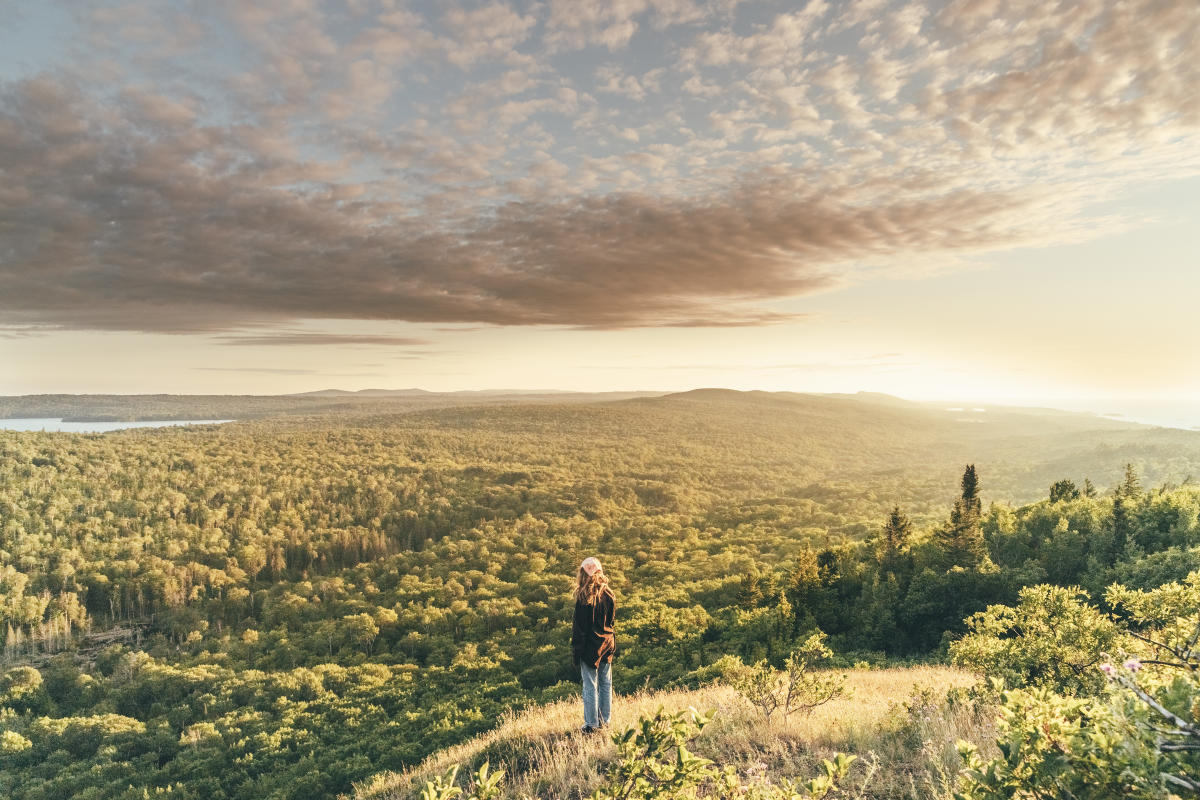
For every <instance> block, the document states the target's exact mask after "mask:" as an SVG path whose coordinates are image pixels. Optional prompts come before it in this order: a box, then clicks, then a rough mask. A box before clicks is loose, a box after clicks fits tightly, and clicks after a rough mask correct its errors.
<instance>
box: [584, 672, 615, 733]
mask: <svg viewBox="0 0 1200 800" xmlns="http://www.w3.org/2000/svg"><path fill="white" fill-rule="evenodd" d="M579 672H580V674H581V675H582V676H583V724H584V725H586V726H587V727H589V728H599V727H600V726H601V725H607V724H608V719H609V716H610V715H611V714H612V664H611V663H610V662H608V661H601V662H600V666H599V667H593V666H592V665H591V664H580V665H579Z"/></svg>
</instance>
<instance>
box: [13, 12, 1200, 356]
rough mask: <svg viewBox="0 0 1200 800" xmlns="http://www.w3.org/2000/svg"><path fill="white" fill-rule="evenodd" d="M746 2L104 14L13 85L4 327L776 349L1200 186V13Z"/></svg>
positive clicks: (266, 341) (254, 337)
mask: <svg viewBox="0 0 1200 800" xmlns="http://www.w3.org/2000/svg"><path fill="white" fill-rule="evenodd" d="M736 6H737V4H736V3H724V2H714V3H700V2H689V1H688V0H621V2H614V3H582V2H566V1H565V0H552V2H550V3H547V4H538V3H531V4H526V5H517V4H511V5H510V4H504V3H485V4H481V5H475V6H471V7H467V6H466V5H465V4H464V5H463V6H462V7H460V6H458V5H454V6H447V5H441V6H438V7H437V9H436V11H437V13H436V14H431V15H422V14H420V13H417V12H416V11H406V10H405V11H399V10H394V9H393V10H386V11H385V10H380V9H379V8H376V6H375V5H373V4H371V3H364V4H361V6H359V10H358V12H356V15H352V17H353V18H352V19H350V18H347V19H341V18H338V19H335V18H334V15H332V14H330V13H328V9H326V7H325V6H324V5H323V4H321V3H318V2H315V0H314V1H310V0H292V2H288V3H279V4H246V3H234V4H212V5H208V4H202V5H200V6H197V7H195V9H194V10H193V14H192V15H191V16H193V17H195V18H194V19H190V20H187V22H188V24H183V22H184V21H185V20H182V19H181V18H180V16H179V14H178V13H176V12H175V11H173V10H170V9H167V8H166V7H163V8H159V7H158V6H156V5H154V4H147V5H146V6H144V7H143V9H142V10H143V12H144V13H139V14H138V15H136V17H128V16H126V15H120V14H114V13H111V12H110V11H103V10H102V11H103V13H92V12H93V11H95V9H91V10H88V9H89V7H88V6H87V5H86V4H81V8H83V9H84V10H82V11H80V12H79V14H80V20H81V22H80V26H79V27H80V37H79V39H78V41H77V42H75V43H74V45H75V46H73V47H72V48H70V49H69V50H68V51H64V53H63V54H59V55H60V56H61V57H60V58H59V60H58V61H50V62H47V63H46V64H44V65H43V68H42V69H40V70H34V71H33V72H32V73H29V74H28V75H27V76H26V77H21V78H14V79H11V80H8V81H6V82H4V81H0V172H2V173H3V176H4V180H3V181H0V324H2V325H5V326H7V328H6V329H7V330H24V329H30V330H35V329H38V328H36V327H32V328H28V327H26V326H50V327H59V328H75V329H101V330H136V331H157V332H175V333H207V334H213V333H216V334H224V336H223V338H222V339H221V341H223V342H224V343H227V344H231V345H233V344H240V345H264V346H266V345H291V344H314V345H315V344H341V345H381V346H385V345H395V346H408V345H409V344H413V342H410V341H408V340H406V339H405V338H404V337H386V336H359V335H340V334H339V335H334V334H321V333H309V332H298V331H293V330H290V329H288V327H287V326H289V325H291V324H293V323H295V321H297V320H302V319H304V320H307V319H316V320H321V319H344V320H385V321H407V322H415V323H425V324H434V325H443V324H447V325H467V326H476V325H548V326H564V327H574V328H595V329H604V328H626V327H637V326H698V325H705V326H721V325H765V324H771V323H773V322H778V321H781V320H786V319H793V318H794V317H792V316H789V314H787V313H785V312H784V311H781V310H779V307H778V303H779V301H781V300H786V299H790V298H796V297H802V296H804V295H806V294H811V293H814V292H820V291H827V290H830V289H834V288H837V287H838V286H841V285H845V284H847V283H850V282H854V281H861V280H870V279H872V278H873V277H874V276H876V275H880V274H889V275H896V274H902V275H918V274H923V273H928V272H929V270H930V269H931V268H932V267H935V266H936V265H950V266H949V267H944V268H959V265H961V264H964V263H969V262H970V260H971V258H972V257H973V256H974V255H975V254H979V253H984V252H988V251H993V250H998V249H1003V248H1010V247H1015V246H1020V245H1031V244H1045V243H1061V242H1066V241H1073V240H1078V239H1082V238H1086V237H1088V236H1094V235H1097V234H1098V233H1100V232H1103V231H1106V230H1112V229H1114V227H1116V226H1119V225H1128V224H1131V223H1130V221H1129V220H1127V219H1113V218H1107V217H1100V216H1097V215H1096V213H1095V212H1094V211H1093V210H1092V204H1093V203H1094V202H1095V201H1097V200H1100V201H1103V200H1106V199H1110V198H1112V197H1116V196H1118V195H1119V194H1120V193H1121V192H1122V191H1123V190H1124V189H1125V188H1126V187H1128V186H1130V185H1132V184H1135V183H1139V182H1141V183H1144V182H1151V181H1158V180H1166V179H1170V178H1173V177H1177V176H1185V175H1194V174H1197V173H1200V155H1198V154H1200V138H1198V135H1200V95H1197V93H1196V92H1195V89H1194V87H1195V86H1196V85H1200V62H1197V60H1196V59H1195V58H1194V53H1193V52H1192V51H1193V50H1194V48H1193V47H1191V46H1190V43H1192V42H1194V41H1196V39H1197V38H1198V37H1200V7H1197V6H1196V5H1195V4H1194V3H1179V2H1166V1H1164V0H1128V2H1124V3H1121V4H1113V3H1108V2H1101V0H1083V2H1080V3H1073V4H1065V5H1061V6H1060V5H1056V4H1046V3H1040V2H1034V1H1033V0H1014V1H1013V2H1011V3H1005V4H1000V5H997V4H995V3H993V2H989V1H986V0H950V2H947V3H945V4H942V5H940V6H938V7H937V9H934V10H927V9H926V8H925V7H924V6H923V5H920V4H913V3H887V2H878V1H877V0H867V2H857V3H832V2H830V3H826V2H819V1H814V2H810V3H808V4H806V5H805V7H804V8H803V9H802V10H800V11H796V12H787V13H775V9H774V7H770V6H766V7H754V8H750V7H736ZM643 30H651V31H655V32H656V33H655V37H648V36H639V35H638V33H639V32H640V31H643ZM172 31H174V32H172ZM651 38H654V43H653V46H651V45H649V44H648V42H649V40H650V39H651ZM588 48H593V49H594V48H600V49H601V52H599V53H596V52H592V53H590V54H589V53H582V54H581V53H579V52H577V51H578V50H581V49H583V50H586V49H588ZM603 50H608V51H611V52H613V53H617V54H618V55H610V54H609V53H605V52H603ZM218 51H219V52H226V51H229V52H238V53H239V58H237V59H228V60H215V59H213V58H212V57H210V56H207V55H206V54H207V53H209V52H218ZM81 52H86V53H90V54H91V55H90V59H91V60H88V58H83V59H82V60H78V61H73V60H72V59H73V58H75V56H74V55H73V54H76V53H81ZM598 57H603V59H605V62H604V63H602V64H597V58H598ZM610 59H617V63H608V60H610ZM938 268H943V267H938ZM252 326H273V328H278V329H280V330H273V331H272V332H270V333H261V334H260V333H257V332H255V333H246V332H245V329H246V328H248V327H252Z"/></svg>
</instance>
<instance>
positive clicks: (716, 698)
mask: <svg viewBox="0 0 1200 800" xmlns="http://www.w3.org/2000/svg"><path fill="white" fill-rule="evenodd" d="M973 683H974V677H973V676H972V675H970V674H968V673H965V672H962V671H960V670H955V669H951V668H949V667H928V666H927V667H912V668H895V669H882V670H852V671H850V672H849V673H847V686H848V687H849V689H850V691H849V692H848V693H847V695H845V696H843V697H841V698H838V699H837V700H834V701H832V702H830V703H828V704H826V705H824V706H821V707H819V708H817V709H816V710H814V711H813V712H812V713H811V714H809V715H807V716H801V715H797V714H793V715H792V716H791V717H790V718H788V719H782V718H780V716H779V715H778V714H776V715H774V716H773V717H772V718H771V719H770V720H764V719H762V718H761V717H760V716H759V715H758V714H757V712H756V711H754V710H753V709H752V708H750V707H749V706H748V705H747V704H746V703H745V701H744V700H743V699H742V698H741V697H740V695H738V694H737V693H736V692H734V691H733V690H732V689H729V688H727V687H723V686H713V687H707V688H702V689H697V690H675V691H663V692H639V693H637V694H634V695H626V696H619V697H615V698H614V699H613V720H612V723H613V728H614V729H615V730H622V729H624V728H626V727H628V726H630V725H633V724H635V723H636V722H637V720H638V718H639V717H640V716H642V715H647V714H653V713H654V712H655V711H656V710H657V709H658V708H659V706H662V707H664V708H666V709H667V710H668V711H675V710H679V709H686V708H687V707H689V706H693V707H695V708H697V709H699V710H701V711H705V710H708V709H714V708H715V709H716V710H717V717H716V720H715V721H714V722H713V723H712V724H711V725H710V726H709V727H708V728H707V729H706V730H705V731H704V733H703V734H702V735H701V736H700V737H699V738H698V739H697V740H696V741H695V743H694V745H693V746H692V749H693V750H694V751H695V752H696V753H698V754H700V755H703V756H706V757H708V758H711V759H713V760H714V761H716V762H717V763H719V764H734V765H736V766H737V768H738V769H739V771H742V772H744V773H746V774H755V775H760V776H765V777H767V778H774V779H777V778H781V777H803V778H807V777H809V776H812V775H814V774H816V773H817V772H818V771H819V769H820V766H819V765H820V762H821V759H822V758H828V757H830V756H831V755H832V754H833V753H835V752H844V753H853V754H855V755H857V756H859V760H858V761H857V762H856V764H855V766H854V770H853V771H852V774H851V780H850V784H849V786H848V788H849V789H850V791H851V796H857V797H860V798H864V799H866V798H870V799H871V800H875V799H877V798H878V799H880V800H881V799H882V798H914V799H915V798H929V797H937V796H948V795H949V792H950V789H951V787H952V785H953V781H954V777H955V775H956V774H957V771H958V768H959V767H958V756H957V754H956V753H955V751H954V743H955V742H956V741H957V740H958V739H967V740H970V741H973V742H975V743H976V744H979V745H980V746H981V747H984V749H985V752H987V750H988V745H989V744H990V742H991V741H992V735H991V734H992V716H993V714H992V713H991V709H990V707H986V706H984V707H980V706H978V705H976V704H970V703H961V702H960V703H952V702H947V701H946V692H947V691H948V690H950V689H952V688H955V687H966V686H970V685H972V684H973ZM581 724H582V707H581V703H580V701H579V700H578V699H574V700H563V701H560V702H556V703H551V704H548V705H545V706H540V707H537V708H532V709H527V710H525V711H523V712H521V713H513V714H506V715H505V716H503V717H502V718H501V719H500V720H499V724H498V725H497V726H496V728H495V729H493V730H492V731H490V732H488V733H486V734H483V735H480V736H477V737H475V738H474V739H471V740H469V741H467V742H464V743H462V744H460V745H457V746H455V747H450V748H447V749H445V750H442V751H440V752H438V753H435V754H433V755H431V756H430V757H429V758H427V759H425V760H424V761H423V762H421V763H420V764H418V765H416V766H415V767H413V768H412V769H410V770H406V771H404V772H400V773H394V772H388V773H382V774H380V775H376V776H374V777H373V778H371V779H369V780H367V781H364V782H362V783H360V784H357V785H356V786H355V792H354V794H353V800H407V798H414V797H417V796H418V795H419V793H420V789H421V788H422V787H423V786H424V784H425V782H426V781H427V780H430V779H431V778H433V777H434V776H435V775H442V774H445V772H446V771H447V770H449V769H450V768H451V767H453V766H455V765H461V767H462V769H461V771H460V775H462V776H465V775H466V774H467V773H468V772H470V771H473V770H474V769H475V768H476V767H478V766H479V765H480V764H482V763H483V762H484V761H489V762H490V763H491V765H492V767H493V769H495V768H502V769H504V770H506V772H507V778H506V780H505V784H504V785H505V794H506V796H512V797H520V796H522V795H526V794H527V795H530V796H533V797H546V798H551V797H552V798H583V797H587V796H588V795H590V794H591V792H592V790H593V789H594V788H596V787H597V786H598V785H599V784H600V783H601V782H602V780H603V775H604V770H605V768H606V767H607V765H608V764H609V763H610V762H611V761H612V760H613V759H614V758H615V756H616V749H615V748H614V746H613V744H612V742H611V741H610V740H609V739H608V737H607V736H603V735H593V736H584V735H582V734H580V733H579V727H580V725H581Z"/></svg>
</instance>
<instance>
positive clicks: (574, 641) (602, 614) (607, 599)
mask: <svg viewBox="0 0 1200 800" xmlns="http://www.w3.org/2000/svg"><path fill="white" fill-rule="evenodd" d="M616 619H617V600H616V598H615V597H614V596H613V593H612V591H611V590H606V591H605V592H604V593H603V594H601V595H600V598H599V599H598V600H597V601H596V603H595V604H594V605H592V604H588V603H580V602H579V601H576V602H575V621H574V623H573V624H572V626H571V661H572V662H574V664H575V666H579V664H580V663H581V662H582V663H585V664H590V665H591V666H593V667H598V666H600V662H602V661H609V662H611V661H612V660H613V656H615V655H616V654H617V637H616V633H615V632H614V629H613V625H614V624H615V623H616Z"/></svg>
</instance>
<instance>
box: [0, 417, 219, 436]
mask: <svg viewBox="0 0 1200 800" xmlns="http://www.w3.org/2000/svg"><path fill="white" fill-rule="evenodd" d="M222 422H233V420H231V419H170V420H142V421H140V422H67V421H66V420H64V419H61V418H58V419H56V418H54V417H36V418H29V417H26V418H23V419H0V430H9V431H60V432H62V433H108V432H109V431H120V430H124V429H126V428H167V427H171V426H175V425H219V424H221V423H222Z"/></svg>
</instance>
